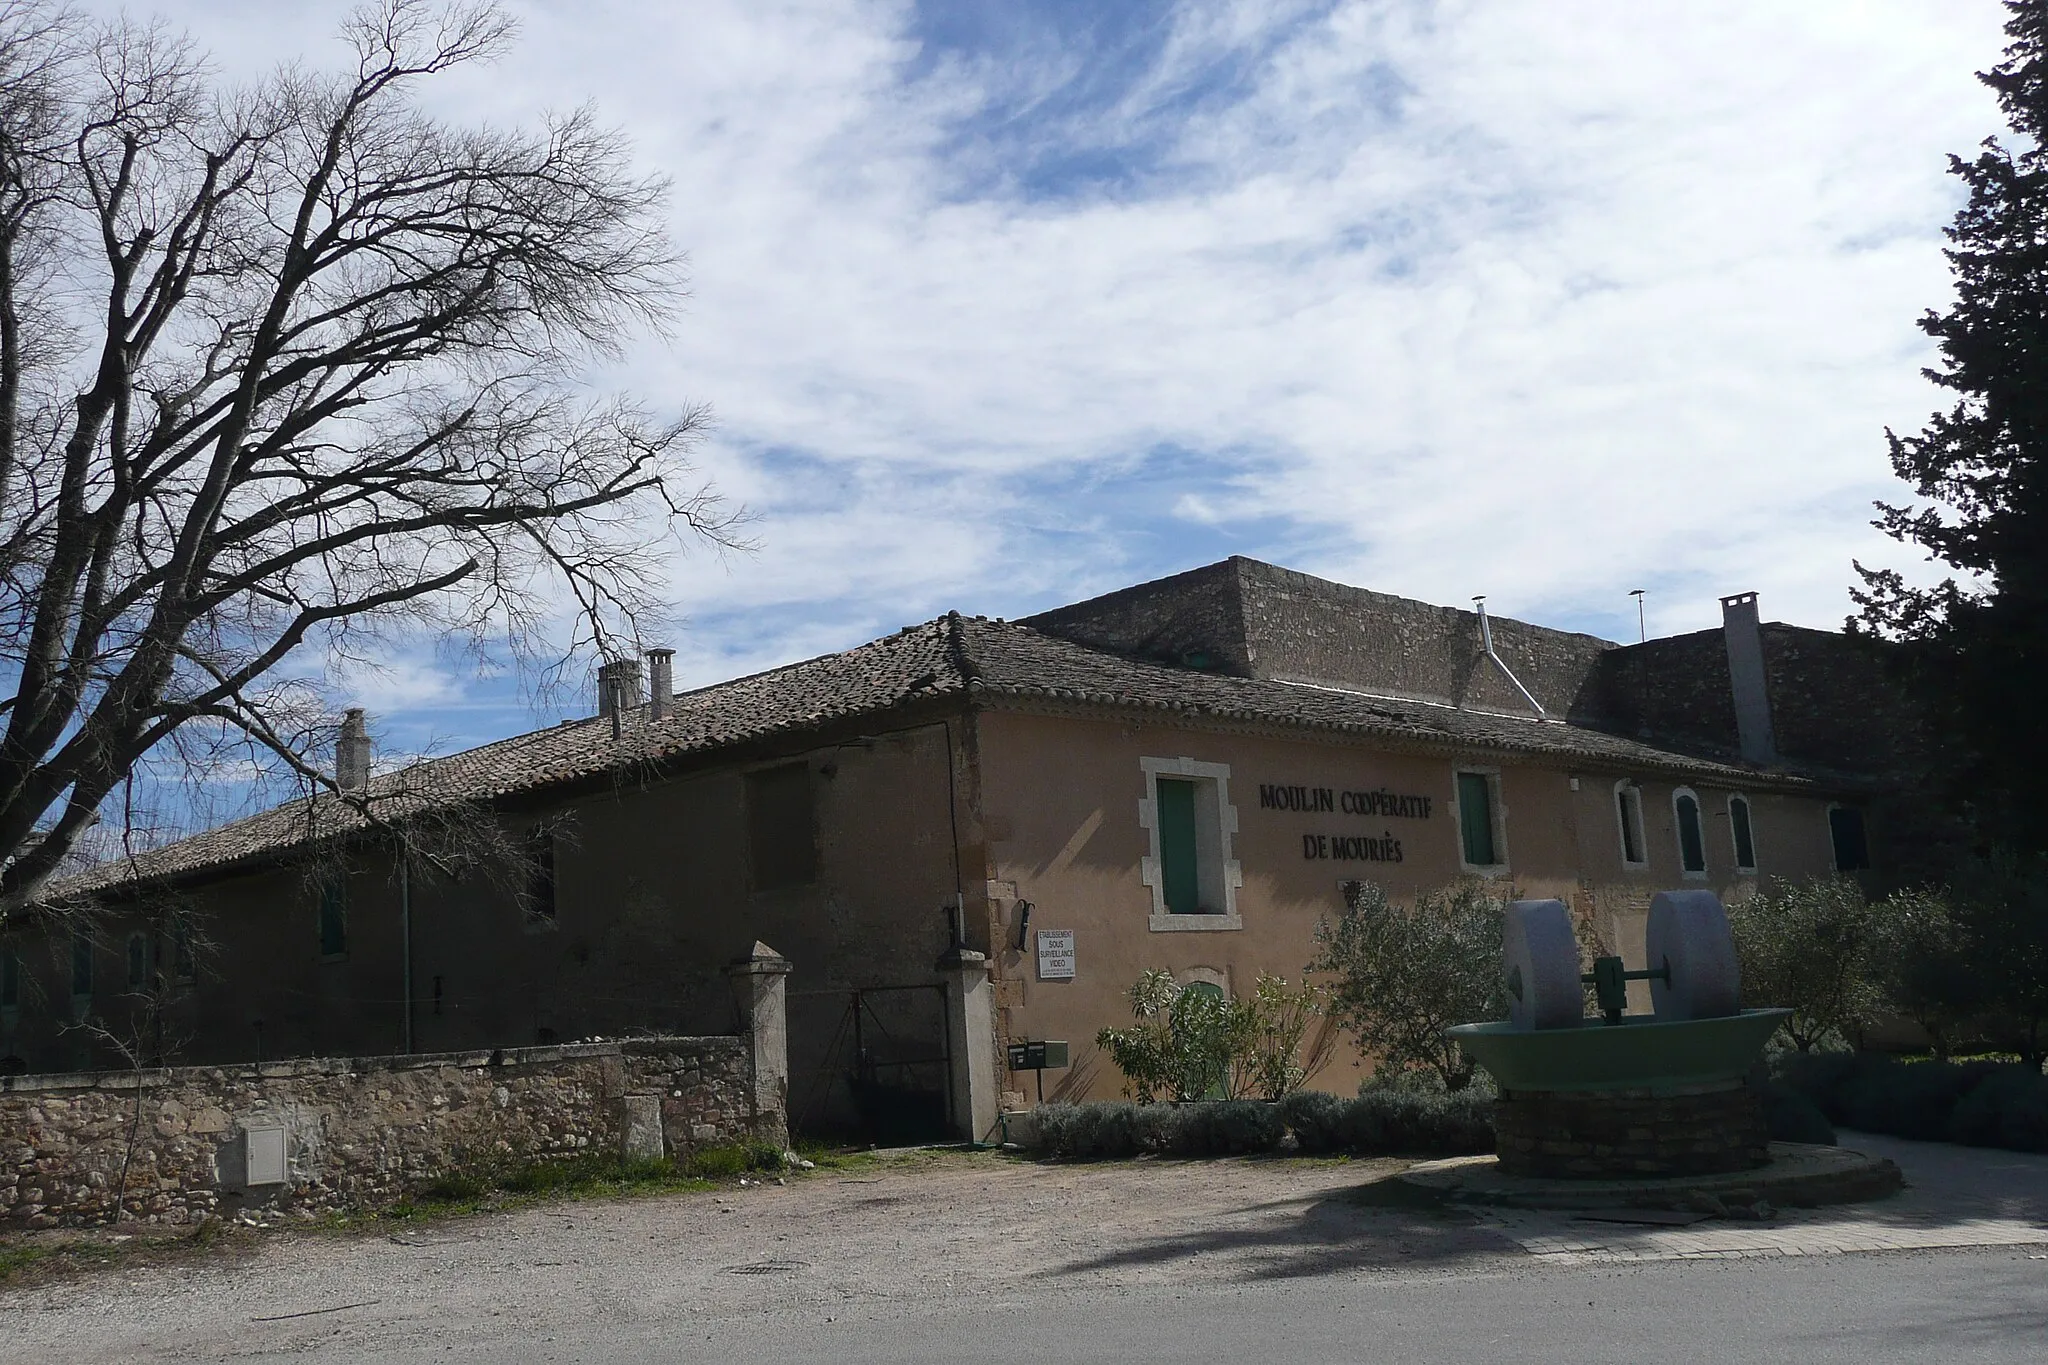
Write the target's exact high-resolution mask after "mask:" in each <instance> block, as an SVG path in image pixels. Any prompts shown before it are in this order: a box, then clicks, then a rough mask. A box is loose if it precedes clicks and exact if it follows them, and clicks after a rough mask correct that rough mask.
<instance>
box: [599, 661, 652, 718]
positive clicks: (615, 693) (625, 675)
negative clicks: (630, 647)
mask: <svg viewBox="0 0 2048 1365" xmlns="http://www.w3.org/2000/svg"><path fill="white" fill-rule="evenodd" d="M644 701H645V698H643V697H642V696H641V695H640V661H639V660H638V659H614V660H612V661H611V662H610V663H608V664H601V665H599V667H598V670H597V714H598V715H599V716H600V717H604V716H610V717H611V718H612V719H613V720H615V721H617V720H623V719H625V718H626V717H627V716H630V715H632V714H633V713H634V712H636V711H638V710H639V709H640V707H641V704H642V703H643V702H644Z"/></svg>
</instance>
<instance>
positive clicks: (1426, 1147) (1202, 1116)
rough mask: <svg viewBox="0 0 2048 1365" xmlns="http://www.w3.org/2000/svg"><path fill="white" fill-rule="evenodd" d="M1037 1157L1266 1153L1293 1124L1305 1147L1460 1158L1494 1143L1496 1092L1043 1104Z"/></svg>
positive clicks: (1038, 1112)
mask: <svg viewBox="0 0 2048 1365" xmlns="http://www.w3.org/2000/svg"><path fill="white" fill-rule="evenodd" d="M1034 1115H1035V1117H1036V1119H1037V1125H1038V1136H1037V1143H1036V1148H1037V1151H1038V1153H1039V1155H1041V1156H1044V1157H1049V1158H1052V1159H1055V1160H1062V1161H1114V1160H1119V1159H1123V1158H1128V1157H1134V1156H1139V1155H1146V1154H1151V1155H1158V1156H1181V1157H1204V1156H1247V1155H1252V1154H1255V1153H1258V1152H1270V1151H1272V1150H1274V1149H1275V1148H1276V1147H1278V1146H1279V1145H1280V1140H1281V1138H1282V1137H1283V1136H1285V1135H1286V1134H1287V1133H1288V1132H1289V1131H1292V1132H1293V1134H1294V1138H1295V1141H1296V1142H1297V1143H1298V1144H1300V1150H1301V1151H1303V1152H1307V1153H1311V1154H1323V1153H1333V1152H1356V1153H1358V1154H1360V1155H1363V1156H1389V1155H1404V1156H1463V1155H1466V1154H1469V1153H1476V1152H1490V1151H1492V1150H1493V1098H1492V1096H1490V1095H1486V1094H1483V1093H1479V1092H1476V1091H1470V1090H1467V1091H1459V1092H1456V1093H1446V1092H1444V1091H1441V1090H1439V1091H1434V1092H1432V1091H1427V1090H1399V1089H1393V1088H1391V1087H1390V1088H1385V1089H1379V1090H1371V1091H1367V1092H1366V1093H1365V1094H1363V1095H1360V1096H1359V1097H1358V1098H1357V1099H1355V1100H1347V1099H1344V1098H1343V1097H1341V1096H1338V1095H1325V1094H1321V1093H1318V1092H1314V1091H1297V1092H1296V1093H1295V1094H1292V1095H1289V1096H1288V1097H1287V1098H1286V1099H1284V1100H1282V1101H1280V1102H1279V1103H1278V1104H1267V1103H1264V1102H1262V1101H1257V1100H1211V1101H1207V1102H1202V1103H1196V1104H1142V1105H1141V1104H1131V1103H1129V1102H1128V1101H1122V1100H1117V1101H1110V1102H1106V1103H1093V1104H1048V1105H1043V1106H1041V1107H1040V1108H1038V1109H1037V1110H1036V1111H1034Z"/></svg>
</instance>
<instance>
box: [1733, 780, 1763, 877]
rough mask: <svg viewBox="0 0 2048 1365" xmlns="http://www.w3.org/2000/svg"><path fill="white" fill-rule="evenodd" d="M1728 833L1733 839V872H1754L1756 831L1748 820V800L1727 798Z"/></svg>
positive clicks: (1738, 797)
mask: <svg viewBox="0 0 2048 1365" xmlns="http://www.w3.org/2000/svg"><path fill="white" fill-rule="evenodd" d="M1728 832H1729V833H1730V834H1731V835H1733V836H1734V839H1735V870H1736V871H1737V872H1754V871H1756V830H1755V828H1754V827H1753V826H1752V825H1751V824H1750V820H1749V798H1748V797H1746V796H1731V797H1729V798H1728Z"/></svg>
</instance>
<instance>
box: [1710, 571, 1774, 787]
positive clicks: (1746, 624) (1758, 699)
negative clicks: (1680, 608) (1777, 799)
mask: <svg viewBox="0 0 2048 1365" xmlns="http://www.w3.org/2000/svg"><path fill="white" fill-rule="evenodd" d="M1721 635H1722V638H1723V640H1724V641H1725V642H1726V643H1727V646H1728V681H1729V684H1730V686H1731V687H1732V688H1733V689H1734V693H1735V734H1736V737H1737V739H1738V740H1739V742H1740V743H1741V746H1742V758H1743V761H1744V762H1746V763H1758V764H1764V763H1775V762H1777V761H1778V740H1777V736H1776V735H1774V734H1773V733H1772V732H1771V694H1770V690H1769V688H1767V687H1766V686H1765V684H1764V637H1763V629H1762V626H1761V625H1760V624H1759V622H1758V620H1757V611H1756V594H1755V593H1753V592H1741V593H1737V594H1735V596H1733V597H1724V598H1722V599H1721Z"/></svg>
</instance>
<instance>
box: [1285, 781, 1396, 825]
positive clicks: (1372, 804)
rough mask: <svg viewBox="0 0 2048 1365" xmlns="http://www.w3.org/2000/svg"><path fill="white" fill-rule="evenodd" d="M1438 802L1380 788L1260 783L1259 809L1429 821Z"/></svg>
mask: <svg viewBox="0 0 2048 1365" xmlns="http://www.w3.org/2000/svg"><path fill="white" fill-rule="evenodd" d="M1435 804H1436V799H1435V798H1434V797H1429V796H1417V795H1414V794H1412V793H1408V792H1397V791H1392V790H1389V789H1388V788H1385V787H1381V788H1379V789H1378V790H1377V791H1339V790H1337V789H1336V788H1335V787H1291V786H1288V785H1287V784H1285V783H1277V782H1262V783H1260V784H1259V809H1260V810H1298V811H1306V812H1308V813H1309V814H1311V815H1320V814H1323V813H1326V812H1330V813H1336V814H1340V815H1370V816H1376V817H1379V818H1381V819H1386V818H1389V817H1391V818H1393V819H1396V820H1427V819H1428V818H1429V816H1430V812H1431V810H1432V809H1434V807H1435Z"/></svg>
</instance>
